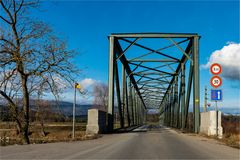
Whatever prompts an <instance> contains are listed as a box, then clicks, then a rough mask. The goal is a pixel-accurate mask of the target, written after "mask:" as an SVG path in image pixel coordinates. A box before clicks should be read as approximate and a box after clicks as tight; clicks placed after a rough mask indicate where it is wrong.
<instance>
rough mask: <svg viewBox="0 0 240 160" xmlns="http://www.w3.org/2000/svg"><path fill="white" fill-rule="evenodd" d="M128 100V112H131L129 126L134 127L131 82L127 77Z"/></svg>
mask: <svg viewBox="0 0 240 160" xmlns="http://www.w3.org/2000/svg"><path fill="white" fill-rule="evenodd" d="M128 97H129V98H128V99H129V103H128V105H129V110H130V111H131V125H134V122H133V121H134V119H133V96H132V87H131V81H130V78H129V77H128Z"/></svg>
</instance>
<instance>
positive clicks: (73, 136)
mask: <svg viewBox="0 0 240 160" xmlns="http://www.w3.org/2000/svg"><path fill="white" fill-rule="evenodd" d="M77 89H81V85H80V84H78V83H75V85H74V98H73V120H72V122H73V126H72V139H75V114H76V99H77V97H76V92H77Z"/></svg>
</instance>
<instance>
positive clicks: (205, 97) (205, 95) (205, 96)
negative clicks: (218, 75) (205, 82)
mask: <svg viewBox="0 0 240 160" xmlns="http://www.w3.org/2000/svg"><path fill="white" fill-rule="evenodd" d="M204 91H205V94H204V112H207V86H205V89H204Z"/></svg>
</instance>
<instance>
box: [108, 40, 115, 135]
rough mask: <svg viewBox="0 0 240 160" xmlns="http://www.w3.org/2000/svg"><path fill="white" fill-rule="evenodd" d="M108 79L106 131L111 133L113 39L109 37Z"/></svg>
mask: <svg viewBox="0 0 240 160" xmlns="http://www.w3.org/2000/svg"><path fill="white" fill-rule="evenodd" d="M109 43H110V44H109V46H110V50H109V71H108V72H109V77H108V96H109V98H108V116H107V119H108V125H107V126H108V131H109V132H112V131H113V120H114V63H115V60H114V59H115V58H114V57H115V56H114V54H115V53H114V37H112V36H110V37H109Z"/></svg>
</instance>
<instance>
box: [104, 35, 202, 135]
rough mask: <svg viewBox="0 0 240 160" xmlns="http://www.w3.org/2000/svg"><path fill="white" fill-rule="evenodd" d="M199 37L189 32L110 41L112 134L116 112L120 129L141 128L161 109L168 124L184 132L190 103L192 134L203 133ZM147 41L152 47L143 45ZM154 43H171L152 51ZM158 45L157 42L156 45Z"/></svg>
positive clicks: (161, 113) (110, 113)
mask: <svg viewBox="0 0 240 160" xmlns="http://www.w3.org/2000/svg"><path fill="white" fill-rule="evenodd" d="M199 38H200V37H199V36H198V34H185V33H184V34H183V33H116V34H115V33H114V34H111V35H110V36H109V43H110V45H109V46H110V50H109V102H108V130H109V131H110V132H111V131H113V129H114V126H113V124H114V115H115V114H114V113H115V111H114V110H115V109H118V111H117V113H118V115H119V119H120V127H121V128H123V127H126V126H133V125H140V124H143V123H144V122H145V120H146V114H147V110H148V109H159V111H160V116H161V117H163V119H164V124H165V125H167V126H171V127H176V128H181V129H184V128H186V125H187V119H188V112H189V106H190V99H192V103H191V104H192V107H193V121H194V123H193V125H194V127H193V131H194V132H196V133H198V132H199V123H200V122H199V118H200V111H199V108H200V106H199V103H200V102H199V99H200V98H199V46H198V41H199ZM146 39H147V42H148V43H147V44H144V42H146V41H144V40H146ZM156 39H160V40H162V41H163V42H164V41H166V42H167V43H165V42H164V43H163V44H164V46H163V44H161V45H160V44H159V45H160V46H161V47H160V48H159V47H158V48H157V49H156V48H152V47H149V46H148V45H149V44H151V41H154V40H156ZM157 44H158V43H156V42H155V46H156V45H157ZM173 48H174V49H175V50H173ZM137 49H140V50H141V53H140V51H138V50H137ZM171 49H172V50H171ZM176 49H177V50H178V52H179V53H180V54H179V53H178V56H176V55H175V52H176ZM142 51H145V52H142ZM167 52H168V53H167ZM169 52H170V53H169ZM132 53H134V54H132ZM148 57H151V58H148ZM120 70H121V73H120ZM186 72H188V74H187V76H186ZM186 77H187V78H186ZM186 82H187V83H186ZM191 92H192V93H191ZM191 97H192V98H191ZM116 106H117V107H116Z"/></svg>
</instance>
